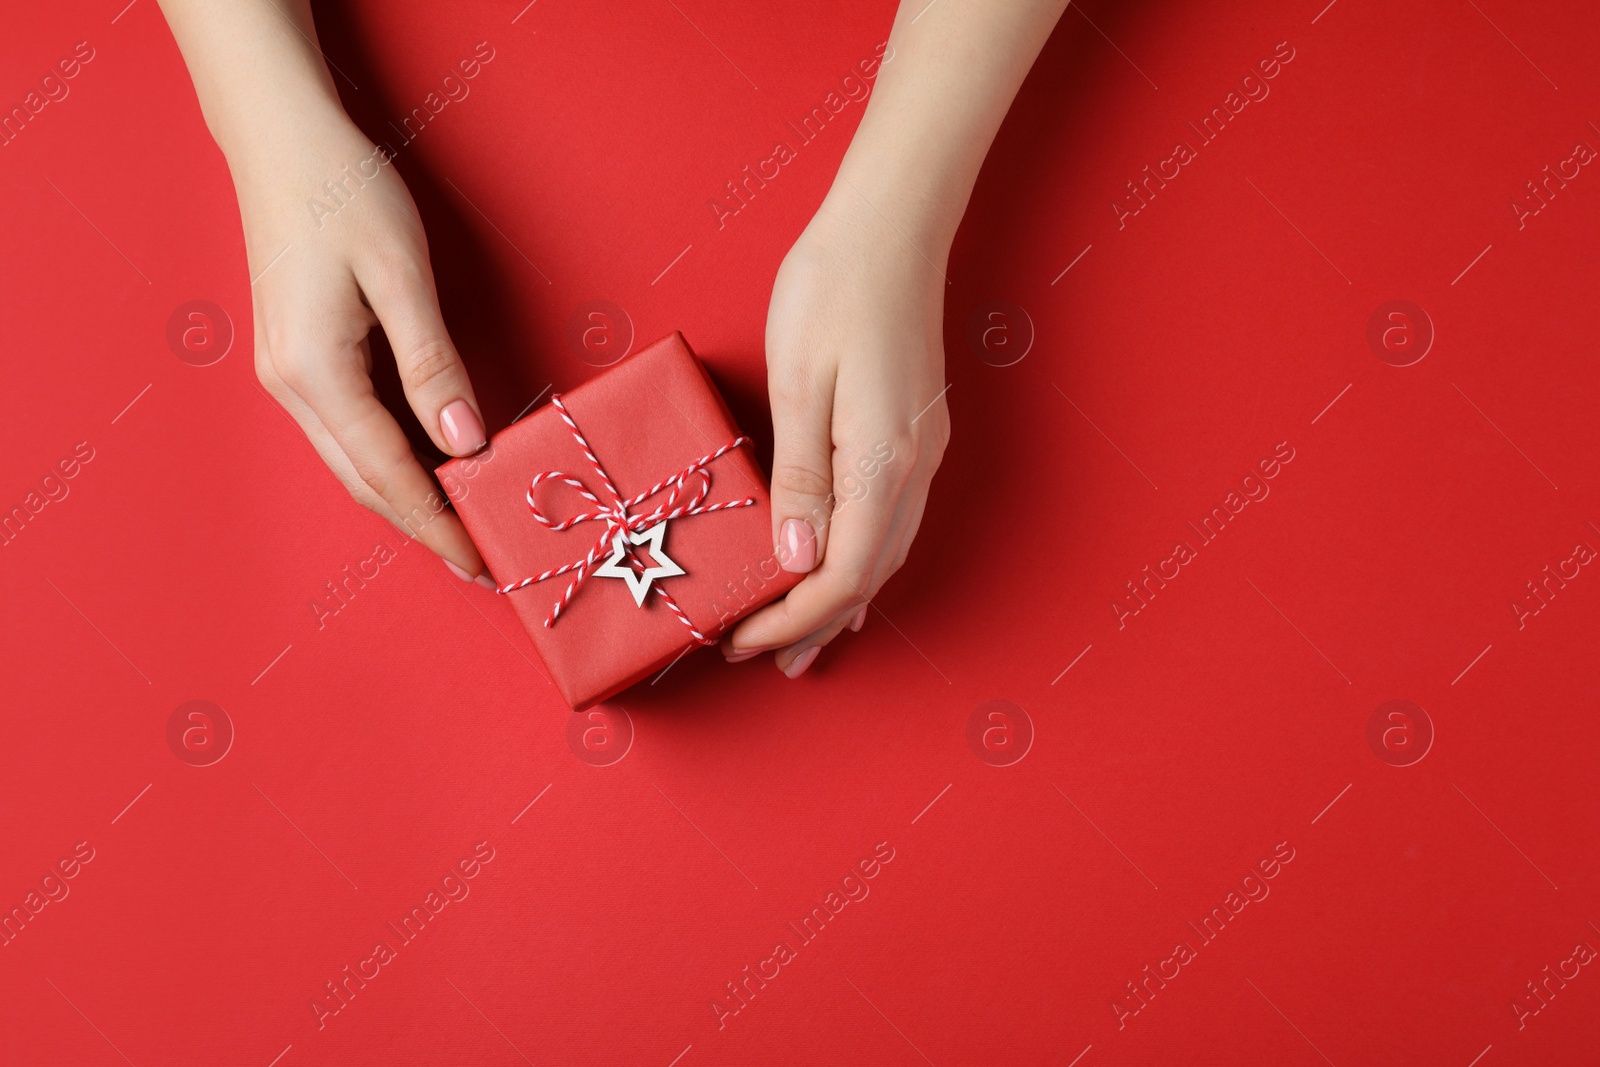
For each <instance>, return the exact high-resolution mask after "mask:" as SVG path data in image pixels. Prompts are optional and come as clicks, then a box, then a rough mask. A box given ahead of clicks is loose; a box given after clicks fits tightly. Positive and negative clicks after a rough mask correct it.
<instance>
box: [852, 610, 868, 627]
mask: <svg viewBox="0 0 1600 1067" xmlns="http://www.w3.org/2000/svg"><path fill="white" fill-rule="evenodd" d="M866 621H867V606H866V605H865V604H863V605H861V610H860V611H858V612H856V617H855V618H853V619H851V620H850V632H851V633H860V632H861V627H862V625H863V624H864V623H866Z"/></svg>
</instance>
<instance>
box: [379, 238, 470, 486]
mask: <svg viewBox="0 0 1600 1067" xmlns="http://www.w3.org/2000/svg"><path fill="white" fill-rule="evenodd" d="M359 280H360V281H361V283H362V284H361V288H362V292H364V293H365V294H366V297H367V300H368V301H369V302H370V303H371V304H372V310H373V313H374V314H376V315H377V316H378V321H379V323H381V324H382V326H383V332H384V333H385V334H387V335H388V338H389V345H390V347H391V348H393V349H394V358H395V363H396V364H397V365H398V366H399V368H400V382H401V385H402V386H404V388H405V393H406V400H407V401H408V402H409V403H410V404H411V410H412V411H414V412H416V415H417V420H418V421H419V422H421V423H422V428H423V429H424V430H426V431H427V432H428V436H429V437H430V438H432V439H433V443H434V444H435V445H437V446H438V447H439V448H440V449H441V450H443V451H444V452H445V453H447V454H449V455H452V456H467V455H471V454H472V453H474V452H476V451H478V449H480V448H482V447H483V446H484V443H485V441H486V440H487V438H486V435H485V433H484V429H483V416H482V414H481V413H480V412H479V410H478V400H477V398H476V397H475V396H474V395H473V393H472V383H471V382H470V381H469V380H468V379H467V368H466V367H465V366H464V365H463V364H462V362H461V357H460V355H458V354H457V352H456V346H455V345H454V344H452V343H451V341H450V334H449V332H448V331H447V330H446V329H445V325H444V316H443V315H442V314H441V313H440V311H439V296H438V293H437V291H436V290H435V289H434V284H433V272H432V270H431V269H430V268H429V266H428V260H427V255H426V253H423V254H422V255H421V256H420V257H419V258H418V259H415V260H412V261H410V262H406V263H403V264H400V265H398V266H391V267H389V269H385V270H383V271H381V272H374V276H373V277H372V278H370V279H366V278H363V279H359Z"/></svg>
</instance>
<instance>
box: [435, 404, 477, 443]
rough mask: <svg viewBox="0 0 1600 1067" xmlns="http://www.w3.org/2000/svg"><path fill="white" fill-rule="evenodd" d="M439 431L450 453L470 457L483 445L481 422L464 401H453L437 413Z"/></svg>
mask: <svg viewBox="0 0 1600 1067" xmlns="http://www.w3.org/2000/svg"><path fill="white" fill-rule="evenodd" d="M439 429H440V430H442V431H443V432H444V439H445V441H446V443H448V444H449V445H450V451H452V452H455V453H457V454H460V455H471V454H472V453H473V452H476V451H477V450H478V449H480V448H482V447H483V445H484V441H485V438H484V436H483V422H482V421H481V420H480V419H479V418H478V413H477V412H476V411H473V410H472V405H471V404H469V403H467V402H466V401H465V400H453V401H451V402H450V403H449V404H446V405H445V408H444V410H443V411H441V412H439Z"/></svg>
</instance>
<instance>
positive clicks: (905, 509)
mask: <svg viewBox="0 0 1600 1067" xmlns="http://www.w3.org/2000/svg"><path fill="white" fill-rule="evenodd" d="M919 245H922V246H923V247H918V246H919ZM947 253H948V248H947V247H942V243H941V242H938V241H935V240H932V239H928V240H924V239H922V238H921V237H920V236H919V234H918V232H917V231H916V230H915V229H914V228H910V229H907V228H902V227H897V226H895V225H892V224H890V222H889V221H888V219H886V218H885V217H884V215H882V214H880V213H879V210H878V208H877V207H876V206H875V205H873V204H872V203H869V202H868V201H867V200H866V198H865V196H864V195H863V194H861V193H859V192H857V191H856V190H855V188H854V187H853V186H851V185H850V184H849V183H848V182H847V181H846V182H844V183H843V188H842V190H841V188H840V186H838V185H836V186H835V190H834V192H833V193H830V194H829V196H828V199H827V200H826V201H825V202H824V204H823V206H822V208H821V210H820V211H818V213H817V215H816V217H815V218H813V219H812V221H811V224H810V225H809V226H807V228H806V230H805V232H804V233H803V234H802V235H801V237H800V239H799V240H798V241H796V242H795V245H794V247H793V248H792V249H790V251H789V254H788V255H787V256H786V257H785V258H784V261H783V265H782V266H781V267H780V268H779V269H778V277H777V280H776V282H775V283H774V285H773V289H772V304H771V306H770V308H769V309H768V312H767V336H766V345H767V386H768V390H769V391H770V393H771V397H772V419H773V431H774V435H775V447H774V451H773V460H772V536H773V544H774V546H775V547H776V550H777V553H778V560H779V563H780V564H781V565H782V566H783V568H784V569H785V570H788V571H793V572H799V573H804V574H806V578H805V579H804V580H803V581H802V582H801V583H800V584H799V585H797V586H795V587H794V588H793V589H791V590H790V591H789V593H788V595H787V596H785V597H784V598H783V599H782V600H779V601H777V602H776V603H773V604H769V605H768V606H767V607H765V608H763V609H761V610H760V611H758V612H756V613H754V614H753V615H751V616H750V617H749V618H747V619H745V620H744V621H743V622H742V623H740V624H739V625H738V626H737V627H736V628H735V629H734V630H733V632H732V633H731V634H730V635H729V636H728V637H727V638H725V639H724V640H723V643H722V647H723V654H724V655H726V656H727V658H728V660H729V662H738V661H740V660H745V659H749V658H750V657H752V656H754V655H756V654H757V653H759V652H764V651H768V650H772V649H776V650H777V656H776V661H777V664H778V667H779V669H781V670H782V671H783V672H784V673H785V674H786V675H788V676H789V677H790V678H795V677H798V676H799V675H800V674H801V672H803V671H804V670H805V669H806V668H807V667H809V666H810V665H811V663H812V661H813V660H815V659H816V657H817V653H818V652H819V651H820V650H821V648H822V646H823V645H825V644H827V643H828V642H829V641H832V640H833V639H834V637H836V636H837V635H838V634H839V632H840V631H842V630H843V629H844V628H845V627H846V626H849V627H850V628H851V629H852V630H859V629H860V628H861V624H862V622H863V621H864V620H865V617H866V610H867V607H866V605H867V603H868V602H869V601H870V600H871V599H872V598H873V597H874V596H875V595H877V592H878V590H879V588H880V587H881V586H882V585H883V583H884V582H885V581H887V580H888V579H889V576H890V575H892V574H894V572H895V571H897V570H899V569H900V566H901V565H902V564H903V563H905V561H906V554H907V553H908V552H909V551H910V549H911V542H912V539H913V538H914V537H916V534H917V528H918V526H919V525H920V524H921V522H922V509H923V506H924V505H925V504H926V503H927V499H928V487H929V484H930V483H931V482H932V480H933V474H934V471H935V470H937V469H938V466H939V461H940V459H941V458H942V457H943V455H944V448H945V443H946V442H947V441H948V440H949V438H950V413H949V409H948V408H947V406H946V404H945V402H944V399H943V394H944V390H945V381H944V339H943V337H944V321H943V320H944V289H945V285H946V284H947V283H946V280H945V276H944V273H943V272H944V266H943V264H944V262H945V258H946V255H947Z"/></svg>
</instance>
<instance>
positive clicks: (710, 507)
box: [495, 393, 755, 645]
mask: <svg viewBox="0 0 1600 1067" xmlns="http://www.w3.org/2000/svg"><path fill="white" fill-rule="evenodd" d="M550 403H551V404H552V405H554V406H555V409H556V411H557V412H558V413H559V414H560V415H561V418H562V420H563V421H564V422H566V424H567V429H569V430H571V431H572V437H573V439H574V440H575V441H577V442H578V448H579V449H580V450H582V452H583V455H584V458H585V459H587V460H588V461H589V465H590V466H591V467H593V468H594V472H595V474H596V475H597V476H598V477H599V479H600V484H601V485H602V486H603V487H604V488H605V494H606V497H607V499H606V500H601V499H600V498H599V497H598V496H596V495H595V494H594V493H592V492H590V490H589V487H588V486H587V485H586V484H584V483H583V482H582V481H580V480H579V479H577V478H574V477H573V476H572V475H570V474H568V473H566V472H565V471H543V472H541V473H539V474H536V475H534V476H533V480H532V481H531V482H529V483H528V493H527V500H528V510H529V511H531V512H532V513H533V519H534V521H535V522H537V523H538V524H539V525H541V526H543V527H545V528H546V529H548V530H550V531H551V532H553V533H560V532H561V531H562V530H568V529H571V528H572V527H574V526H576V525H578V524H579V523H580V522H604V523H605V532H604V533H603V534H601V535H600V537H599V539H598V540H596V541H595V543H594V546H593V547H592V548H590V549H589V552H588V554H587V555H585V556H583V557H582V558H580V559H576V560H574V561H573V562H571V563H568V564H566V565H565V566H561V567H554V568H552V569H550V570H547V571H545V572H544V573H543V574H535V575H533V576H532V577H530V578H524V579H522V580H521V581H519V582H512V583H511V584H510V585H505V586H501V587H500V588H499V589H497V590H495V591H496V592H498V593H513V592H516V591H517V590H518V589H523V588H526V587H527V586H530V585H533V584H534V583H536V582H542V581H544V580H545V579H547V578H555V577H557V576H559V575H562V574H572V575H573V578H572V581H571V582H570V583H569V584H568V585H567V589H566V592H564V593H562V594H561V598H560V599H559V600H557V601H556V602H555V606H554V607H552V608H551V609H550V615H549V617H547V618H546V619H545V620H544V624H545V626H547V627H551V626H554V625H555V622H556V620H557V619H559V618H560V617H561V612H562V611H563V610H564V609H565V608H566V606H567V604H568V603H569V602H570V601H571V600H572V596H573V594H574V593H576V592H577V591H578V588H579V587H580V586H581V585H583V583H584V581H585V580H586V579H588V577H589V576H590V574H591V572H592V570H593V568H594V565H595V563H596V561H598V560H599V559H600V558H601V557H602V556H604V555H606V554H607V553H608V552H611V551H612V547H613V545H614V544H616V543H617V541H618V537H619V535H629V534H635V533H641V532H643V531H645V530H648V529H650V528H651V527H653V526H655V525H656V524H658V523H663V522H668V521H670V520H672V519H681V518H687V517H688V516H690V515H705V514H709V513H710V512H713V511H721V510H723V509H724V508H747V507H750V506H751V505H752V504H754V503H755V499H754V498H753V497H746V498H745V499H743V500H730V501H727V502H725V503H722V504H707V503H705V499H706V497H708V496H709V495H711V472H710V471H709V470H707V469H706V468H707V467H708V466H709V465H710V464H711V463H713V462H714V461H715V460H717V459H719V458H721V457H722V456H724V455H726V454H727V453H729V452H732V451H733V450H734V449H736V448H739V447H740V446H742V445H748V444H749V443H750V438H748V437H742V436H741V437H736V438H734V439H733V440H732V441H730V442H728V443H727V444H725V445H723V446H722V447H721V448H719V449H717V450H716V451H715V452H711V453H708V454H707V455H704V456H701V457H700V458H699V459H697V460H695V461H694V462H693V463H690V464H688V465H687V466H686V467H684V468H683V469H682V470H680V471H679V472H678V473H676V474H674V475H672V476H671V477H669V478H664V479H662V480H661V481H659V482H657V483H656V484H655V485H652V486H651V487H650V488H648V489H646V490H645V491H644V492H642V493H640V494H638V495H637V496H634V497H630V498H627V499H624V498H623V496H622V494H621V493H619V492H618V491H617V487H616V486H615V485H614V484H613V483H612V481H611V476H610V475H609V474H607V473H606V469H605V467H603V466H601V464H600V460H599V458H598V457H597V456H596V455H595V454H594V449H592V448H590V447H589V442H588V441H586V440H584V437H583V433H582V431H580V430H579V429H578V424H577V423H576V422H574V421H573V418H572V415H571V414H570V413H569V412H568V411H567V406H566V405H565V404H563V403H562V402H561V395H560V394H559V393H556V394H553V395H552V396H551V397H550ZM545 481H558V482H561V483H563V484H565V485H568V486H571V487H572V488H573V489H576V490H577V491H578V492H579V493H580V494H582V496H583V497H584V498H585V499H587V500H588V501H590V502H591V503H592V504H594V505H595V507H594V509H593V510H589V511H584V512H580V513H579V514H577V515H573V516H571V517H569V518H566V519H563V520H561V521H559V522H558V521H556V520H554V519H552V518H550V517H549V516H548V515H546V514H545V513H544V511H543V510H541V509H540V507H539V505H538V503H537V502H536V501H535V500H534V498H533V491H534V490H535V489H537V488H538V486H539V483H540V482H545ZM663 492H665V493H666V494H667V496H666V499H665V500H663V501H662V502H661V503H659V504H657V505H656V507H655V508H654V509H653V510H651V511H647V512H644V513H642V514H635V513H634V512H633V509H634V508H636V507H638V506H639V505H641V504H643V503H644V502H645V501H647V500H650V499H651V498H653V497H656V496H659V495H660V494H661V493H663ZM621 544H622V546H623V552H624V555H625V557H626V559H627V561H628V564H629V565H630V566H631V567H633V568H634V569H635V570H636V571H638V570H641V569H642V568H643V565H642V564H641V563H640V562H639V560H638V558H637V557H636V556H635V555H634V548H633V545H632V544H631V543H630V542H629V540H628V537H627V536H622V538H621ZM651 588H652V589H654V590H655V591H656V592H657V593H659V594H661V598H662V599H663V600H665V601H666V602H667V607H669V608H671V609H672V613H673V614H674V615H675V616H677V619H678V621H679V622H681V623H683V625H684V626H686V627H687V628H688V630H689V633H690V634H691V635H692V636H693V637H694V639H695V641H697V642H698V643H700V644H702V645H709V644H714V643H715V641H716V639H715V638H709V637H706V636H705V635H704V634H702V633H701V632H700V631H699V629H698V628H697V627H696V626H695V624H694V623H693V622H691V621H689V616H688V615H686V614H684V611H683V609H682V608H681V607H679V606H678V602H677V601H676V600H674V599H673V598H672V594H671V593H669V592H667V591H666V589H664V588H663V587H662V586H661V585H660V584H659V583H656V584H653V585H652V586H651Z"/></svg>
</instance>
